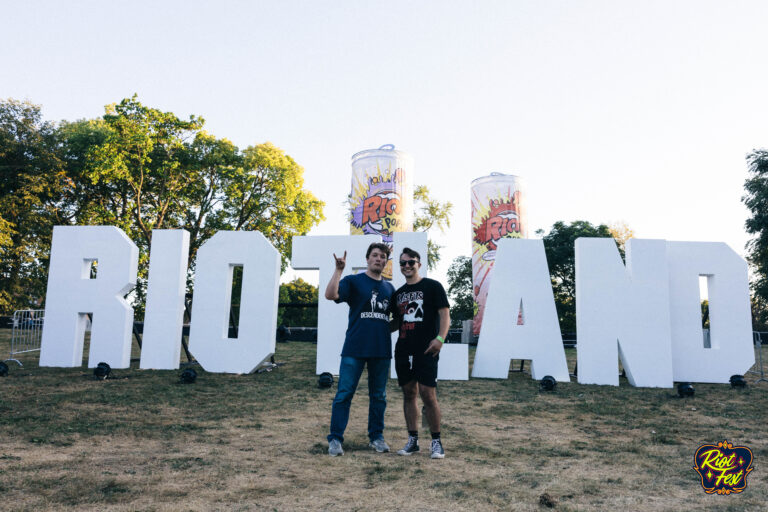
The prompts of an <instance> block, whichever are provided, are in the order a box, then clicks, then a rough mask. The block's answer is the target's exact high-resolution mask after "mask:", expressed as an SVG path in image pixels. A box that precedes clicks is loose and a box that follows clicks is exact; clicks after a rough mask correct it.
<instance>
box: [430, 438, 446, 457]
mask: <svg viewBox="0 0 768 512" xmlns="http://www.w3.org/2000/svg"><path fill="white" fill-rule="evenodd" d="M430 457H432V458H433V459H442V458H444V457H445V450H443V443H441V442H440V440H439V439H433V440H432V455H430Z"/></svg>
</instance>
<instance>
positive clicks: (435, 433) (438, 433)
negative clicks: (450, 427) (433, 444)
mask: <svg viewBox="0 0 768 512" xmlns="http://www.w3.org/2000/svg"><path fill="white" fill-rule="evenodd" d="M432 439H440V432H432Z"/></svg>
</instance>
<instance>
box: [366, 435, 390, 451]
mask: <svg viewBox="0 0 768 512" xmlns="http://www.w3.org/2000/svg"><path fill="white" fill-rule="evenodd" d="M368 446H370V447H371V448H373V449H374V450H376V451H377V452H379V453H384V452H388V451H389V445H388V444H387V442H386V441H384V438H383V437H380V438H378V439H374V440H373V441H371V443H370V444H369V445H368Z"/></svg>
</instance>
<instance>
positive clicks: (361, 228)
mask: <svg viewBox="0 0 768 512" xmlns="http://www.w3.org/2000/svg"><path fill="white" fill-rule="evenodd" d="M412 174H413V160H412V159H411V156H410V155H409V154H408V153H406V152H405V151H400V150H396V149H395V146H394V145H392V144H385V145H384V146H381V147H380V148H379V149H367V150H365V151H360V152H358V153H355V154H354V155H352V193H351V194H350V196H349V199H350V213H351V215H350V229H349V230H350V233H351V234H353V235H368V234H376V235H381V238H382V240H383V242H384V243H386V244H387V245H389V246H390V248H391V247H392V233H394V232H396V231H413V176H412ZM424 257H426V254H425V255H424ZM382 274H383V276H384V277H385V278H387V279H392V260H391V259H390V261H389V262H387V266H386V268H385V269H384V272H383V273H382Z"/></svg>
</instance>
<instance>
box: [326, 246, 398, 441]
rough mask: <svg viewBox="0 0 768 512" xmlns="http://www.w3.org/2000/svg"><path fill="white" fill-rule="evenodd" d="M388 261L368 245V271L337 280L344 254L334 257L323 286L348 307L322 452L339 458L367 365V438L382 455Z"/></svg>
mask: <svg viewBox="0 0 768 512" xmlns="http://www.w3.org/2000/svg"><path fill="white" fill-rule="evenodd" d="M388 257H389V247H387V245H386V244H383V243H373V244H371V245H370V246H369V247H368V251H367V252H366V253H365V259H366V262H367V265H368V268H367V269H366V270H365V272H364V273H362V274H355V275H349V276H347V277H345V278H344V279H341V274H342V272H343V271H344V267H345V266H346V260H347V252H346V251H344V256H342V257H341V258H339V257H337V256H336V255H335V254H334V255H333V258H334V259H335V260H336V270H335V271H334V273H333V276H332V277H331V280H330V281H329V282H328V286H327V287H326V288H325V298H326V299H328V300H333V301H335V302H337V303H339V302H346V303H347V304H349V324H348V326H347V335H346V338H345V340H344V348H343V349H342V350H341V366H340V367H339V385H338V390H337V391H336V397H335V398H334V399H333V408H332V409H331V433H330V434H329V435H328V454H329V455H332V456H336V455H344V450H343V449H342V447H341V443H343V442H344V430H345V429H346V428H347V422H348V421H349V406H350V404H351V403H352V397H353V396H354V395H355V390H356V389H357V383H358V382H359V381H360V376H361V375H362V373H363V368H364V367H365V366H366V365H367V366H368V397H369V405H368V439H369V440H370V446H371V448H373V449H374V450H376V451H377V452H379V453H383V452H388V451H389V446H388V445H387V443H386V442H385V441H384V435H383V433H384V410H385V409H386V407H387V389H386V388H387V380H388V379H389V362H390V359H392V338H391V337H390V330H389V301H390V300H391V298H392V293H393V292H394V291H395V289H394V287H393V286H392V285H391V284H390V283H389V282H387V281H384V280H383V279H382V278H381V272H382V270H384V265H386V263H387V259H388Z"/></svg>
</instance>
